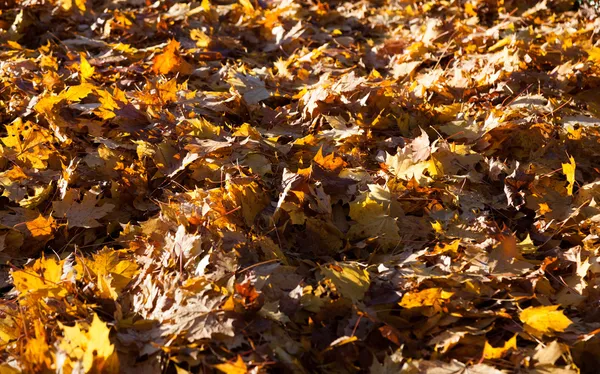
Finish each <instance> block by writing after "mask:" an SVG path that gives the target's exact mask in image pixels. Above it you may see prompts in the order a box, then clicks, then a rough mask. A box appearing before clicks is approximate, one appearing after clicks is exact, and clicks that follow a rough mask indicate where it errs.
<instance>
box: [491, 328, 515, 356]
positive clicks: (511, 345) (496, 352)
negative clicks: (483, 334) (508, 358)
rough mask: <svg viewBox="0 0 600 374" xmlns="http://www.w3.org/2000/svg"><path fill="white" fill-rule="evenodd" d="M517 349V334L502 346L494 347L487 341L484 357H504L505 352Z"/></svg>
mask: <svg viewBox="0 0 600 374" xmlns="http://www.w3.org/2000/svg"><path fill="white" fill-rule="evenodd" d="M511 349H514V350H516V349H517V335H516V334H515V335H514V336H513V337H512V338H510V339H509V340H508V341H506V342H505V343H504V345H503V346H502V347H497V348H494V347H492V346H491V345H490V343H488V342H487V340H486V342H485V346H484V347H483V358H486V359H488V360H494V359H497V358H502V356H504V354H505V353H507V352H508V351H509V350H511Z"/></svg>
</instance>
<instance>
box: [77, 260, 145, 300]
mask: <svg viewBox="0 0 600 374" xmlns="http://www.w3.org/2000/svg"><path fill="white" fill-rule="evenodd" d="M75 271H76V272H77V279H78V280H80V279H82V278H87V279H89V280H91V281H92V282H94V281H97V282H98V291H99V292H100V294H101V296H103V297H107V298H108V297H110V298H112V299H116V298H117V297H118V294H119V293H120V292H121V291H122V290H123V289H124V288H125V287H127V285H128V284H129V282H130V281H131V279H132V278H133V277H134V276H135V275H136V274H137V271H138V265H137V264H136V263H135V262H134V261H132V260H131V259H129V258H127V255H126V252H125V251H117V250H114V249H110V248H104V249H102V250H101V251H100V252H98V253H95V254H93V255H92V258H91V259H90V258H78V259H77V264H76V265H75Z"/></svg>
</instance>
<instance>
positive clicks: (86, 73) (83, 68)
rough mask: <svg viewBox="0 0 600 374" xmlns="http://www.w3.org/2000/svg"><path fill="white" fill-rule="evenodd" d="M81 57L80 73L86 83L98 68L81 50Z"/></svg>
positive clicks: (82, 80)
mask: <svg viewBox="0 0 600 374" xmlns="http://www.w3.org/2000/svg"><path fill="white" fill-rule="evenodd" d="M84 10H85V8H84ZM80 58H81V62H80V63H79V74H81V83H85V82H86V81H87V80H88V79H90V78H91V77H92V76H93V75H94V73H95V71H96V69H95V68H94V67H93V66H92V65H90V63H89V62H88V60H87V59H86V58H85V53H83V52H81V53H80Z"/></svg>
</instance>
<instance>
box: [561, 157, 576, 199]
mask: <svg viewBox="0 0 600 374" xmlns="http://www.w3.org/2000/svg"><path fill="white" fill-rule="evenodd" d="M575 167H576V165H575V159H574V158H573V157H569V163H567V164H562V170H563V174H564V175H565V176H566V177H567V182H569V184H568V185H567V194H568V195H569V196H571V195H573V186H574V185H575Z"/></svg>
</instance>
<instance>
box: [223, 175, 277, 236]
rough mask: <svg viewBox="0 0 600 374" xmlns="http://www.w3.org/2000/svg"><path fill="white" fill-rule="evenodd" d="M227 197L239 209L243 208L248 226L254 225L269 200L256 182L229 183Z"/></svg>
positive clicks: (243, 214)
mask: <svg viewBox="0 0 600 374" xmlns="http://www.w3.org/2000/svg"><path fill="white" fill-rule="evenodd" d="M227 197H228V198H229V199H230V200H231V201H232V202H233V203H234V204H235V205H236V206H238V207H241V211H242V216H243V218H244V222H245V223H246V225H248V226H252V225H253V224H254V219H255V218H256V216H257V215H258V213H260V212H261V211H262V210H263V209H264V208H265V206H266V205H267V204H268V202H269V200H268V198H267V196H266V195H265V194H264V192H263V191H262V190H261V189H260V187H259V185H258V184H257V183H256V182H250V183H245V184H243V183H239V184H238V183H230V182H228V183H227Z"/></svg>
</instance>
